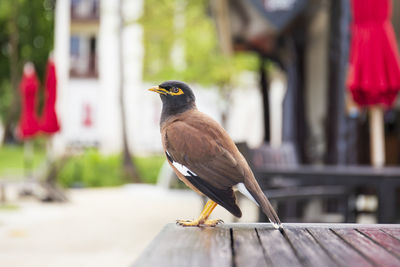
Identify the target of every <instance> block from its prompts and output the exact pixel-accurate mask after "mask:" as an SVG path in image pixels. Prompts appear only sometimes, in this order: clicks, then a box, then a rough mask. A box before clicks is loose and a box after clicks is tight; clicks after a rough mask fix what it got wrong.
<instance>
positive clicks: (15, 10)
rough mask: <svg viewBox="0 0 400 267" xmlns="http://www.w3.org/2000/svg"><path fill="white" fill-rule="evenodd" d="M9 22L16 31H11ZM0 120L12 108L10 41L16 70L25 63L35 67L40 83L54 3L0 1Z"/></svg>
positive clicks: (50, 46)
mask: <svg viewBox="0 0 400 267" xmlns="http://www.w3.org/2000/svg"><path fill="white" fill-rule="evenodd" d="M13 21H15V22H16V26H17V31H13V30H12V29H13V27H12V24H13ZM0 29H1V30H0V119H3V120H4V119H5V116H7V111H8V110H9V108H10V105H11V104H12V101H11V98H12V94H11V90H15V88H12V86H11V81H10V53H11V49H12V48H11V46H10V39H11V36H16V37H17V42H18V47H17V55H18V58H17V60H18V64H17V65H18V66H17V68H18V70H19V74H18V76H20V74H21V72H22V66H23V64H24V63H25V62H27V61H32V62H33V63H34V64H35V67H36V71H37V74H38V77H39V79H41V80H42V81H43V79H44V75H45V67H46V62H47V58H48V55H49V52H50V51H51V50H52V49H53V39H54V0H35V1H31V0H1V1H0Z"/></svg>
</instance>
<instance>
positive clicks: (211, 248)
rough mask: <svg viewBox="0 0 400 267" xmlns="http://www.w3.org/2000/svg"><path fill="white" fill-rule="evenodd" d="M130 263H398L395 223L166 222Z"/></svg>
mask: <svg viewBox="0 0 400 267" xmlns="http://www.w3.org/2000/svg"><path fill="white" fill-rule="evenodd" d="M133 266H134V267H142V266H174V267H179V266H182V267H195V266H201V267H208V266H215V267H228V266H229V267H252V266H290V267H294V266H318V267H321V266H351V267H355V266H400V225H389V224H386V225H384V224H381V225H360V224H285V225H284V231H283V232H280V231H279V230H275V229H273V228H272V226H271V224H266V223H265V224H261V223H257V224H222V225H219V226H217V227H215V228H190V227H181V226H177V225H175V224H168V225H166V226H165V228H164V229H163V230H162V231H161V232H160V233H159V235H158V236H157V237H156V238H155V239H154V240H153V242H152V243H151V244H150V245H149V246H148V247H147V249H146V250H145V251H144V252H143V254H142V255H141V256H140V258H139V259H138V260H137V261H136V262H135V264H134V265H133Z"/></svg>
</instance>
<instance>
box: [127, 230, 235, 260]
mask: <svg viewBox="0 0 400 267" xmlns="http://www.w3.org/2000/svg"><path fill="white" fill-rule="evenodd" d="M133 266H135V267H143V266H173V267H179V266H182V267H187V266H191V267H192V266H193V267H197V266H198V267H204V266H215V267H220V266H222V267H231V266H232V250H231V238H230V231H229V229H226V228H221V227H215V228H198V227H181V226H177V225H175V224H168V225H167V226H166V227H164V229H163V230H162V231H161V232H160V234H159V235H158V236H157V237H156V238H155V239H154V240H153V242H152V243H151V244H150V245H149V246H148V247H147V249H146V250H145V251H144V252H143V253H142V255H141V257H140V258H139V259H138V260H137V261H136V262H135V264H134V265H133Z"/></svg>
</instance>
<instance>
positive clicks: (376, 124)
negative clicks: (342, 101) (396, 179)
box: [347, 0, 400, 166]
mask: <svg viewBox="0 0 400 267" xmlns="http://www.w3.org/2000/svg"><path fill="white" fill-rule="evenodd" d="M352 10H353V23H352V40H351V47H350V68H349V75H348V80H347V86H348V88H349V89H350V92H351V94H352V96H353V99H354V101H355V102H356V103H357V104H358V105H360V106H361V107H368V108H369V109H370V135H371V148H372V151H371V156H372V158H371V159H372V163H373V165H375V166H382V165H383V164H384V133H383V110H382V107H390V106H392V105H393V103H394V100H395V98H396V95H397V93H398V91H399V90H400V60H399V53H398V51H397V44H396V38H395V34H394V31H393V27H392V24H391V22H390V15H391V1H390V0H352Z"/></svg>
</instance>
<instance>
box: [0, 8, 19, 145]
mask: <svg viewBox="0 0 400 267" xmlns="http://www.w3.org/2000/svg"><path fill="white" fill-rule="evenodd" d="M11 6H12V8H11V16H10V21H9V28H10V40H9V47H10V60H9V64H10V80H11V101H10V106H9V108H8V112H7V115H6V118H5V120H4V129H5V132H4V139H3V142H4V143H14V142H15V137H14V126H15V124H14V123H15V122H16V121H17V119H18V107H20V103H19V90H18V81H19V79H20V78H19V76H20V75H19V71H18V70H19V55H18V42H19V34H18V26H17V17H18V2H15V3H14V4H12V5H11Z"/></svg>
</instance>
